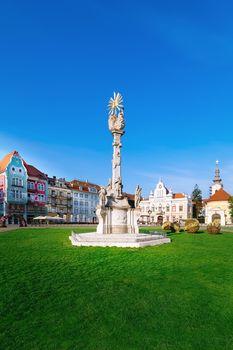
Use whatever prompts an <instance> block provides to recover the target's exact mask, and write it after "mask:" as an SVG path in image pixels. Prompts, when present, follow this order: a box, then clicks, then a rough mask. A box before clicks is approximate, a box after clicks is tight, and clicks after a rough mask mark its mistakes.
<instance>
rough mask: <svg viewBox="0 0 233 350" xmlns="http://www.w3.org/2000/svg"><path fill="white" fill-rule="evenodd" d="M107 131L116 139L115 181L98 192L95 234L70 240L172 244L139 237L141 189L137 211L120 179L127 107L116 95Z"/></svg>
mask: <svg viewBox="0 0 233 350" xmlns="http://www.w3.org/2000/svg"><path fill="white" fill-rule="evenodd" d="M108 106H109V118H108V127H109V130H110V131H111V133H112V136H113V144H112V145H113V157H112V177H111V179H109V182H108V185H107V188H105V187H101V189H100V191H99V205H97V207H96V215H97V217H98V220H99V224H98V226H97V232H96V233H88V234H75V233H73V234H72V235H71V237H70V239H71V241H72V244H73V245H77V246H109V247H110V246H117V247H144V246H146V245H157V244H162V243H169V242H170V238H164V237H161V236H160V235H159V234H158V235H156V236H155V235H153V236H152V235H147V234H139V228H138V219H139V217H140V208H139V202H140V199H141V188H140V186H139V185H138V186H137V188H136V192H135V201H136V202H135V204H136V205H135V208H133V206H131V205H130V204H129V201H128V197H127V195H126V194H124V193H123V192H122V188H123V185H122V177H121V146H122V144H121V137H122V136H123V135H124V133H125V131H124V128H125V118H124V106H123V99H122V96H121V94H119V93H114V96H113V98H111V99H110V101H109V104H108Z"/></svg>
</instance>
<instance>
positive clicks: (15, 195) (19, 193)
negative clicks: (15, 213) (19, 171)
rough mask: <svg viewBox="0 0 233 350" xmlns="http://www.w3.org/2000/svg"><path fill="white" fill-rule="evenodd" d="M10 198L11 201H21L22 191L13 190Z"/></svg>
mask: <svg viewBox="0 0 233 350" xmlns="http://www.w3.org/2000/svg"><path fill="white" fill-rule="evenodd" d="M12 197H13V199H15V200H18V199H22V198H23V194H22V191H21V190H15V189H13V190H12Z"/></svg>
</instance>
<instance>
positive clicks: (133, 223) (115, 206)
mask: <svg viewBox="0 0 233 350" xmlns="http://www.w3.org/2000/svg"><path fill="white" fill-rule="evenodd" d="M96 215H97V217H98V219H99V224H98V226H97V233H98V234H112V233H116V234H126V233H138V232H139V230H138V225H137V221H138V219H139V217H140V209H139V208H136V209H135V208H131V207H130V205H129V202H128V199H127V197H123V198H116V199H114V198H113V197H110V196H108V197H107V204H106V205H105V207H102V206H101V205H98V206H97V209H96Z"/></svg>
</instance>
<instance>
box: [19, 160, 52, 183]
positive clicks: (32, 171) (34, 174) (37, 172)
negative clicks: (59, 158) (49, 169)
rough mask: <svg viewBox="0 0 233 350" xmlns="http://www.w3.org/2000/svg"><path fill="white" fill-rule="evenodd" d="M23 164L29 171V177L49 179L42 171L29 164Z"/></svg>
mask: <svg viewBox="0 0 233 350" xmlns="http://www.w3.org/2000/svg"><path fill="white" fill-rule="evenodd" d="M23 164H24V166H25V168H26V169H27V173H28V176H32V177H38V178H40V179H44V180H46V179H47V175H46V174H44V173H42V172H41V171H40V170H38V169H37V168H35V167H34V166H33V165H30V164H27V163H26V162H25V161H23Z"/></svg>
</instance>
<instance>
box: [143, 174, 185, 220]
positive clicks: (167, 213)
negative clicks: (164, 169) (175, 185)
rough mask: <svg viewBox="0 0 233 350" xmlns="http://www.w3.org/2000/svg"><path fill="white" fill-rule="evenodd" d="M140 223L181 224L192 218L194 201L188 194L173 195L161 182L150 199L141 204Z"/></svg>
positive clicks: (152, 192)
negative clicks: (182, 221) (168, 222)
mask: <svg viewBox="0 0 233 350" xmlns="http://www.w3.org/2000/svg"><path fill="white" fill-rule="evenodd" d="M140 207H141V216H140V222H141V223H144V224H162V223H163V222H164V221H171V222H175V221H178V222H180V221H181V220H186V219H188V218H191V217H192V200H191V197H189V196H188V195H187V194H184V193H173V192H172V190H168V189H167V188H166V186H165V185H164V183H163V182H162V181H161V180H160V181H159V182H158V183H157V185H156V187H155V189H154V191H151V193H150V196H149V198H148V199H143V200H142V201H141V202H140Z"/></svg>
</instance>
